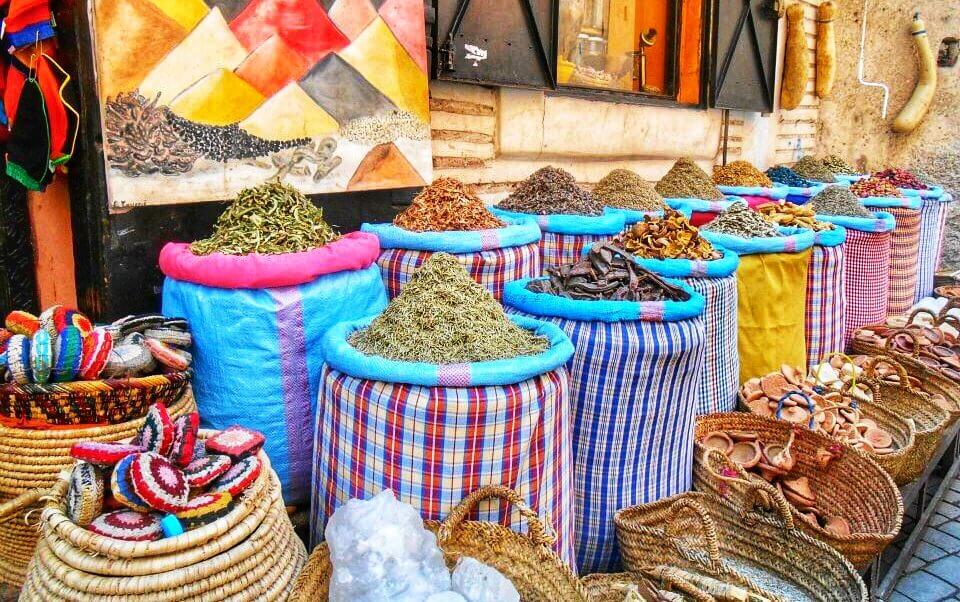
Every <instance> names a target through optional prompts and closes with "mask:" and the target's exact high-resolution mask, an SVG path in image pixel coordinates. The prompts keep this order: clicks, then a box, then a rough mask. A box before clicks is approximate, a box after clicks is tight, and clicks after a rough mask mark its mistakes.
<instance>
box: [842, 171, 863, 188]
mask: <svg viewBox="0 0 960 602" xmlns="http://www.w3.org/2000/svg"><path fill="white" fill-rule="evenodd" d="M869 177H870V175H869V174H863V173H860V174H843V173H838V174H837V181H838V182H840V183H841V184H846V185H848V186H849V185H850V184H853V183H854V182H859V181H860V180H863V179H866V178H869Z"/></svg>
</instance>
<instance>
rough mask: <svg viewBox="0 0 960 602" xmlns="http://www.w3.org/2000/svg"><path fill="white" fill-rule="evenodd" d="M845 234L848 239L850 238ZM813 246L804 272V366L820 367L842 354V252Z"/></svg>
mask: <svg viewBox="0 0 960 602" xmlns="http://www.w3.org/2000/svg"><path fill="white" fill-rule="evenodd" d="M849 232H850V231H849V230H848V237H849ZM847 244H848V243H843V244H841V245H837V246H835V247H826V246H820V245H815V246H814V247H813V253H811V255H810V267H809V269H808V271H807V307H806V326H805V329H804V330H805V333H806V337H807V363H808V364H809V365H810V366H814V365H816V364H819V363H820V362H821V361H823V360H824V358H826V357H827V355H828V354H830V353H832V352H834V351H843V350H844V340H843V327H844V316H845V313H846V300H845V298H844V291H845V282H846V276H845V274H844V269H845V252H846V251H845V249H846V245H847Z"/></svg>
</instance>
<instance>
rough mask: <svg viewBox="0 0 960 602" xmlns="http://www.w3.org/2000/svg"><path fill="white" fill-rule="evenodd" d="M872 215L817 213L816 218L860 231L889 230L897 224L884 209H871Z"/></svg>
mask: <svg viewBox="0 0 960 602" xmlns="http://www.w3.org/2000/svg"><path fill="white" fill-rule="evenodd" d="M871 213H873V215H874V217H873V218H872V219H871V218H866V217H848V216H846V215H825V214H822V213H818V214H817V215H816V217H817V219H818V220H820V221H821V222H830V223H831V224H836V225H838V226H843V227H844V228H848V229H850V230H859V231H860V232H891V231H892V230H893V229H894V228H895V227H896V226H897V220H896V218H894V217H893V215H891V214H889V213H887V212H886V211H872V212H871Z"/></svg>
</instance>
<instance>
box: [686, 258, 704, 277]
mask: <svg viewBox="0 0 960 602" xmlns="http://www.w3.org/2000/svg"><path fill="white" fill-rule="evenodd" d="M706 275H707V262H706V261H703V260H700V259H694V260H693V261H691V262H690V276H688V278H704V277H706Z"/></svg>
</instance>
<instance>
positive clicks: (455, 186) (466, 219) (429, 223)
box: [393, 178, 503, 232]
mask: <svg viewBox="0 0 960 602" xmlns="http://www.w3.org/2000/svg"><path fill="white" fill-rule="evenodd" d="M393 223H394V225H396V226H400V227H401V228H403V229H405V230H410V231H411V232H450V231H465V230H487V229H491V228H502V227H503V222H502V221H500V220H499V219H497V218H496V217H494V215H493V214H492V213H490V210H489V209H487V207H486V206H485V205H484V204H483V201H481V200H480V197H478V196H477V193H476V191H474V189H473V186H470V185H469V184H464V183H463V182H461V181H460V180H457V179H456V178H438V179H437V180H435V181H434V182H433V184H431V185H430V186H427V187H426V188H424V189H423V191H422V192H421V193H420V194H418V195H417V196H416V197H414V199H413V201H412V202H411V203H410V206H409V207H407V208H406V209H405V210H404V211H403V212H402V213H400V214H399V215H397V217H395V218H394V219H393Z"/></svg>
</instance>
